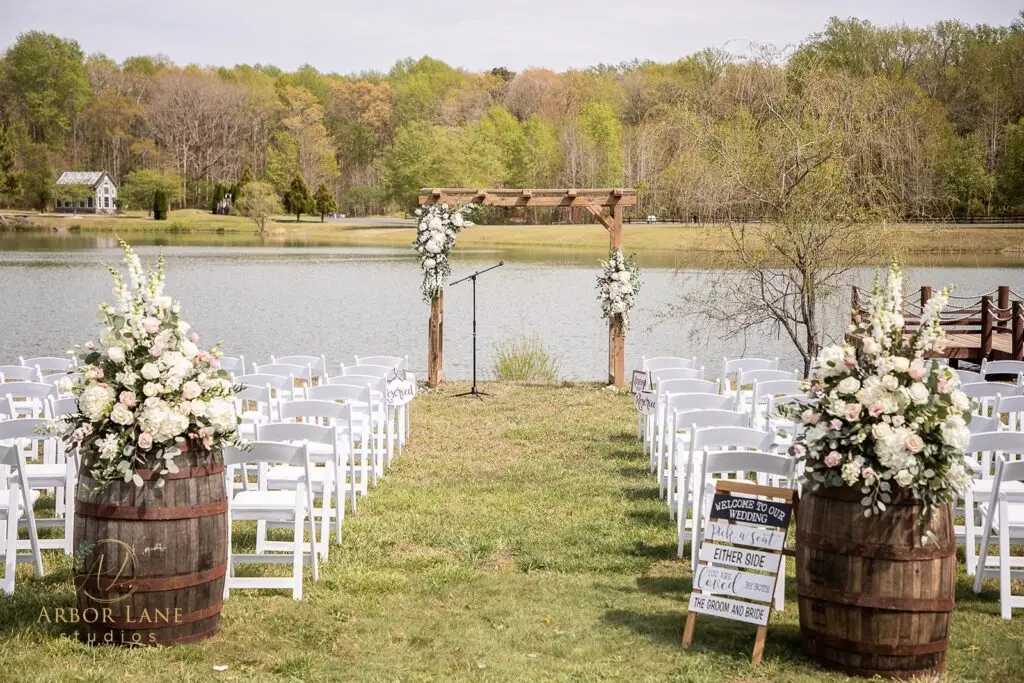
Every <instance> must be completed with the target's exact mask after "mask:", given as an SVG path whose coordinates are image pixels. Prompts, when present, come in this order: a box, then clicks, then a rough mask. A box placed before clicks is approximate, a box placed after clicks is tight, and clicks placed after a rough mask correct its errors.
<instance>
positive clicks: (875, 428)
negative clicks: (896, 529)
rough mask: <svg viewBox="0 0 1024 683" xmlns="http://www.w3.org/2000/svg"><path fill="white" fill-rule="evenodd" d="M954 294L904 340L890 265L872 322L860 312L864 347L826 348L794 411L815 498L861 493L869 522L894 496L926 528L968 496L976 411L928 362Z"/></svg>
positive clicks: (898, 279)
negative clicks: (916, 508) (838, 491)
mask: <svg viewBox="0 0 1024 683" xmlns="http://www.w3.org/2000/svg"><path fill="white" fill-rule="evenodd" d="M949 291H950V290H949V289H948V288H947V289H945V290H943V291H941V292H939V293H938V294H936V295H935V296H933V297H932V298H931V299H930V300H929V301H928V302H927V303H926V304H925V305H924V307H923V309H922V313H921V317H920V323H919V327H918V329H917V330H916V331H915V332H914V333H913V334H911V335H907V334H905V329H904V325H905V323H904V318H903V315H902V313H901V310H902V301H903V278H902V274H901V272H900V270H899V267H898V266H893V267H892V269H891V271H890V272H889V274H888V277H887V279H886V281H885V282H884V283H883V282H880V281H879V279H878V278H876V279H875V283H874V286H873V287H872V290H871V297H870V299H869V302H868V316H867V319H863V318H862V316H860V315H859V314H858V312H856V311H854V318H853V322H852V324H851V325H850V328H849V332H850V333H851V334H854V335H859V336H860V340H861V341H860V343H859V345H858V346H854V345H852V344H849V343H848V344H846V345H843V346H829V347H827V348H825V349H823V350H822V351H821V353H820V354H819V356H818V357H817V359H816V360H815V364H814V369H813V374H812V379H811V383H810V389H809V393H808V398H809V399H811V401H809V406H797V405H791V406H788V410H787V411H786V412H787V413H788V415H789V417H791V418H793V419H796V420H799V421H800V422H802V423H803V425H804V426H805V431H804V433H803V435H802V436H801V437H800V438H798V439H797V441H796V442H795V443H794V444H793V446H792V447H791V450H790V452H791V453H792V454H793V455H795V456H796V457H797V458H798V459H799V460H800V462H801V464H802V465H803V467H804V480H805V482H806V484H807V485H808V486H809V487H810V489H811V490H814V489H817V488H819V487H843V486H848V487H858V488H859V489H860V493H861V494H862V495H863V497H862V498H861V504H862V505H863V508H864V516H865V517H870V516H872V515H878V514H881V513H884V512H885V510H886V506H887V505H889V504H891V503H892V502H893V500H894V499H896V498H897V496H909V497H910V498H911V499H913V500H915V501H917V502H919V503H920V504H921V505H922V506H923V508H924V510H923V514H922V518H921V521H922V524H924V523H926V522H927V520H928V519H930V517H931V515H932V512H933V511H934V510H935V509H936V508H938V507H939V506H943V505H949V504H950V503H952V502H953V500H954V499H955V497H956V496H957V495H958V494H959V493H960V492H962V491H963V490H964V487H965V486H966V484H967V481H968V478H969V475H968V473H967V470H966V468H965V466H964V448H965V447H966V446H967V442H968V440H969V438H970V432H969V430H968V428H967V424H968V423H969V422H970V419H971V410H972V408H973V406H972V402H971V400H970V399H969V398H968V397H967V396H966V395H965V394H964V393H963V392H962V391H960V390H959V388H958V386H959V380H958V377H957V375H956V373H955V372H954V371H953V370H951V369H950V368H949V367H947V366H945V365H940V364H939V363H935V362H932V361H930V360H928V359H927V355H928V354H929V352H932V351H939V350H941V348H942V346H943V341H944V335H943V332H942V329H941V327H940V314H941V312H942V309H943V308H944V307H945V305H946V302H947V300H948V298H949Z"/></svg>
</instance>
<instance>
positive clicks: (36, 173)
mask: <svg viewBox="0 0 1024 683" xmlns="http://www.w3.org/2000/svg"><path fill="white" fill-rule="evenodd" d="M23 159H24V162H23V163H24V167H25V175H24V176H23V178H22V191H23V193H24V194H23V199H22V201H23V202H24V204H25V205H26V206H31V207H32V208H33V209H36V210H37V211H46V209H47V207H48V206H49V205H50V202H51V201H52V200H53V178H54V173H53V171H52V170H51V168H50V153H49V151H48V150H47V149H46V146H45V145H42V144H29V145H28V146H27V148H26V149H25V152H24V154H23Z"/></svg>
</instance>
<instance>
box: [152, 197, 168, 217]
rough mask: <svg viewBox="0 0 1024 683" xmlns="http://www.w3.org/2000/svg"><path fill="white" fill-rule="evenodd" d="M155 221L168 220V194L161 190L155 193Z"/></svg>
mask: <svg viewBox="0 0 1024 683" xmlns="http://www.w3.org/2000/svg"><path fill="white" fill-rule="evenodd" d="M153 219H154V220H158V221H165V220H167V193H166V192H164V191H163V190H160V189H158V190H157V191H156V192H154V193H153Z"/></svg>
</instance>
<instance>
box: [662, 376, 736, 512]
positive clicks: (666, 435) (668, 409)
mask: <svg viewBox="0 0 1024 683" xmlns="http://www.w3.org/2000/svg"><path fill="white" fill-rule="evenodd" d="M731 407H732V401H731V400H729V397H728V396H723V395H721V394H700V393H697V394H689V393H681V394H667V395H666V396H665V426H664V427H663V429H662V437H661V440H660V441H659V443H658V444H657V446H658V467H657V472H658V493H659V496H660V497H662V498H664V497H666V492H667V493H668V496H667V504H668V510H669V515H672V514H673V510H674V509H675V495H674V493H673V488H674V487H673V486H672V484H673V481H674V477H675V469H676V467H677V466H678V463H677V457H676V454H677V453H678V452H679V438H680V434H679V432H680V431H681V430H685V429H688V428H689V427H690V425H687V424H680V423H678V422H676V414H677V413H679V412H681V411H684V410H685V411H689V410H729V409H730V408H731Z"/></svg>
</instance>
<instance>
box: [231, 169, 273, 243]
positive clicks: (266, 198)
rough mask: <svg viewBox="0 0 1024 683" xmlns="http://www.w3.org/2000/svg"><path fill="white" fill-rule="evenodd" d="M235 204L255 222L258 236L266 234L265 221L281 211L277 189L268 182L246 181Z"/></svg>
mask: <svg viewBox="0 0 1024 683" xmlns="http://www.w3.org/2000/svg"><path fill="white" fill-rule="evenodd" d="M235 206H237V207H238V210H239V212H241V214H242V215H243V216H245V217H246V218H249V219H250V220H252V221H253V222H254V223H255V224H256V234H257V235H259V236H260V237H265V236H266V234H267V221H268V220H270V218H271V217H273V216H275V215H277V214H279V213H281V211H283V208H282V207H281V200H280V199H279V198H278V196H277V190H275V189H274V186H273V185H271V184H270V183H264V182H251V183H246V184H245V185H244V186H243V187H242V193H241V197H240V198H239V199H238V202H237V204H236V205H235Z"/></svg>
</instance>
